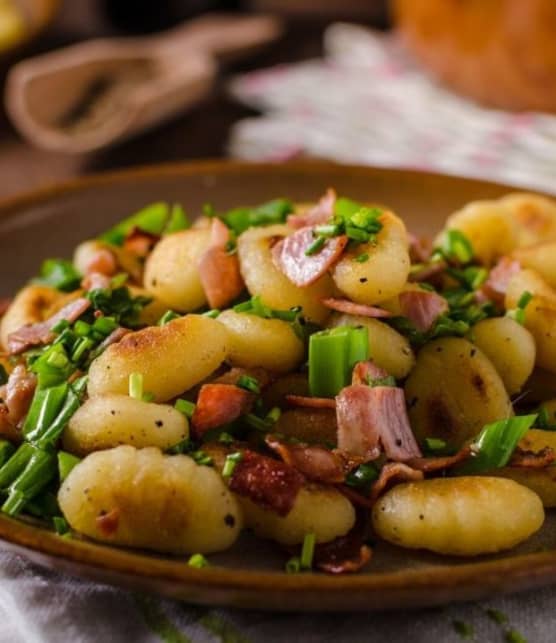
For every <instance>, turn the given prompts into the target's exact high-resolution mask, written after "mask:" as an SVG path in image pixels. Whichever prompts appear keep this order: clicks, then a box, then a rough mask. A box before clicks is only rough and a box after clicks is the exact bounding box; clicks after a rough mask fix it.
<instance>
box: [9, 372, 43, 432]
mask: <svg viewBox="0 0 556 643" xmlns="http://www.w3.org/2000/svg"><path fill="white" fill-rule="evenodd" d="M36 387H37V378H36V376H35V375H34V374H33V373H28V372H27V369H26V368H25V366H23V364H18V365H17V366H16V367H15V368H14V370H13V371H12V372H11V373H10V376H9V377H8V381H7V383H6V386H5V392H3V394H2V399H3V400H4V403H5V404H6V407H7V409H8V419H9V421H10V422H11V423H12V424H13V425H14V426H17V425H18V424H19V422H21V420H22V419H23V418H24V417H25V416H26V415H27V411H28V410H29V406H30V405H31V400H32V399H33V395H34V393H35V388H36ZM3 388H4V387H3Z"/></svg>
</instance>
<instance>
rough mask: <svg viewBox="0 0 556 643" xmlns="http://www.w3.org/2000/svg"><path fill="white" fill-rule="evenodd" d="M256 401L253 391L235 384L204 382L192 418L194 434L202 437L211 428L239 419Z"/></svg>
mask: <svg viewBox="0 0 556 643" xmlns="http://www.w3.org/2000/svg"><path fill="white" fill-rule="evenodd" d="M254 401H255V396H254V395H253V393H250V392H249V391H246V390H244V389H242V388H239V386H235V385H234V384H203V386H201V390H200V391H199V397H198V398H197V404H196V405H195V411H194V413H193V417H192V418H191V428H192V432H193V435H194V436H195V437H196V438H200V437H201V436H202V435H203V434H204V433H206V432H207V431H209V430H210V429H215V428H216V427H219V426H222V425H223V424H227V423H228V422H233V421H234V420H237V418H238V417H240V416H241V415H244V414H245V413H248V412H249V410H250V409H251V406H252V405H253V402H254Z"/></svg>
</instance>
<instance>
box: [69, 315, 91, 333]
mask: <svg viewBox="0 0 556 643" xmlns="http://www.w3.org/2000/svg"><path fill="white" fill-rule="evenodd" d="M73 332H74V333H75V334H76V335H79V336H80V337H87V335H88V334H89V333H90V332H91V324H88V323H87V322H84V321H82V320H81V319H78V320H77V321H76V322H75V324H74V325H73Z"/></svg>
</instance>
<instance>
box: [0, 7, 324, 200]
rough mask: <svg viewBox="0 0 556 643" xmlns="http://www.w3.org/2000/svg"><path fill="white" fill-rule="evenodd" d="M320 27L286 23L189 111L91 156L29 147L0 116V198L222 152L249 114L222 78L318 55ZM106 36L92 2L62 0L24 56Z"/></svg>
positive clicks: (308, 22)
mask: <svg viewBox="0 0 556 643" xmlns="http://www.w3.org/2000/svg"><path fill="white" fill-rule="evenodd" d="M324 27H325V25H324V24H322V23H318V22H315V21H307V20H305V21H303V22H291V23H289V24H288V27H287V30H286V33H285V35H284V37H283V38H282V39H281V40H280V41H279V42H277V43H275V44H273V45H271V46H270V47H268V48H267V49H266V50H265V51H264V52H262V53H260V54H258V55H257V56H256V58H254V59H253V58H251V59H250V60H249V61H246V62H243V63H241V64H240V65H236V66H235V67H233V68H230V69H227V70H225V71H224V72H223V74H222V77H221V78H220V80H219V82H218V84H217V86H216V87H215V89H214V91H213V93H212V95H211V96H210V97H209V98H208V99H207V100H206V101H205V102H204V103H203V104H202V105H200V106H199V107H197V108H195V109H194V110H193V111H192V112H190V113H188V114H185V115H183V116H181V117H179V118H177V119H176V120H174V121H172V122H170V123H167V124H165V125H163V126H161V127H159V128H157V129H156V130H153V131H151V132H149V133H147V134H144V135H142V136H141V137H139V138H136V139H134V140H132V141H129V142H126V143H123V144H121V145H119V146H117V147H114V148H111V149H107V150H103V151H100V152H97V153H94V154H88V155H81V156H70V155H66V154H61V153H54V152H48V151H45V150H40V149H36V148H33V147H32V146H31V145H29V144H28V143H26V142H25V141H23V140H22V139H21V138H20V137H19V135H18V134H17V133H16V132H15V131H14V130H13V128H12V127H11V125H10V123H9V121H8V120H7V118H6V116H5V115H4V114H1V115H0V177H1V180H0V198H3V197H6V196H10V195H13V194H15V193H18V192H22V191H26V190H29V189H32V188H35V187H38V186H41V185H45V184H48V183H51V182H53V181H59V180H63V179H67V178H70V177H73V176H76V175H80V174H85V173H91V172H100V171H104V170H111V169H115V168H121V167H126V166H133V165H144V164H151V163H157V162H161V161H174V160H186V159H192V158H203V157H204V158H209V157H212V158H214V157H220V156H224V155H225V154H226V142H227V139H228V131H229V128H230V125H231V124H232V123H233V122H235V121H236V120H238V119H239V118H242V117H244V116H246V115H249V114H251V113H252V112H250V111H249V110H248V109H247V108H245V107H242V106H241V105H238V104H237V103H234V102H233V101H232V100H231V99H229V98H228V97H227V96H226V91H225V80H226V77H229V75H230V74H231V73H237V72H240V71H244V70H247V69H253V68H256V67H264V66H268V65H272V64H276V63H280V62H291V61H295V60H301V59H304V58H308V57H313V56H318V55H319V54H320V53H321V39H322V32H323V29H324ZM110 33H111V28H110V27H109V26H107V25H106V24H104V23H103V21H102V19H101V18H100V16H99V15H98V12H97V11H96V10H95V5H94V2H93V1H92V0H67V1H66V3H65V6H64V9H63V11H62V12H61V13H60V15H59V17H58V18H57V19H56V21H55V23H54V24H53V25H52V26H51V27H50V29H49V30H48V32H47V33H46V34H45V35H43V36H42V37H41V39H40V40H39V41H38V42H37V43H35V44H34V45H33V46H32V49H31V50H30V51H29V52H27V55H30V54H32V53H38V52H40V51H46V50H48V49H53V48H56V47H60V46H63V45H64V44H69V43H71V42H76V41H79V40H83V39H85V38H90V37H94V36H99V35H107V34H110Z"/></svg>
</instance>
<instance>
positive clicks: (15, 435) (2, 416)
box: [0, 402, 21, 442]
mask: <svg viewBox="0 0 556 643" xmlns="http://www.w3.org/2000/svg"><path fill="white" fill-rule="evenodd" d="M9 413H10V412H9V411H8V407H7V406H6V404H4V402H0V436H2V437H3V438H6V439H7V440H10V442H21V432H20V431H19V430H18V428H17V427H16V426H15V425H13V424H12V423H11V422H10V419H9Z"/></svg>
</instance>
